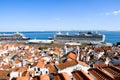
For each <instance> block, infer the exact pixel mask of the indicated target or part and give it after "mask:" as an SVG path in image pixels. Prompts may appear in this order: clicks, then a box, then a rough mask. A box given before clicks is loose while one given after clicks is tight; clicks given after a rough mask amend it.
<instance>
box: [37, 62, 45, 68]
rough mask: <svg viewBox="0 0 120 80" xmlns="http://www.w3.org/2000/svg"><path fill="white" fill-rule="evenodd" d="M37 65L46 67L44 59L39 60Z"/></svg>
mask: <svg viewBox="0 0 120 80" xmlns="http://www.w3.org/2000/svg"><path fill="white" fill-rule="evenodd" d="M37 66H38V67H40V68H44V67H45V64H44V62H43V61H39V62H38V63H37Z"/></svg>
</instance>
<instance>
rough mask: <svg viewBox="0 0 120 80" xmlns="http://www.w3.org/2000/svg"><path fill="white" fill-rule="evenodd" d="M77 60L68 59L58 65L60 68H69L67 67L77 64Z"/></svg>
mask: <svg viewBox="0 0 120 80" xmlns="http://www.w3.org/2000/svg"><path fill="white" fill-rule="evenodd" d="M77 64H78V63H77V61H76V60H72V61H66V62H64V63H60V64H58V65H57V68H58V69H60V70H61V69H64V68H67V67H70V66H74V65H77Z"/></svg>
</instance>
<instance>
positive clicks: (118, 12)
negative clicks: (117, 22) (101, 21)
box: [106, 10, 120, 15]
mask: <svg viewBox="0 0 120 80" xmlns="http://www.w3.org/2000/svg"><path fill="white" fill-rule="evenodd" d="M106 15H120V10H116V11H113V12H108V13H106Z"/></svg>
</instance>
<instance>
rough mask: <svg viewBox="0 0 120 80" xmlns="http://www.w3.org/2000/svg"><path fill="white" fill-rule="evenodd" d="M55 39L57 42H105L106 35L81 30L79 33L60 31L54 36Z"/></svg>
mask: <svg viewBox="0 0 120 80" xmlns="http://www.w3.org/2000/svg"><path fill="white" fill-rule="evenodd" d="M53 39H54V42H56V43H68V42H76V43H94V42H104V40H105V35H102V34H99V33H96V32H79V34H68V33H67V34H62V33H60V32H59V33H57V34H56V35H55V36H54V38H53Z"/></svg>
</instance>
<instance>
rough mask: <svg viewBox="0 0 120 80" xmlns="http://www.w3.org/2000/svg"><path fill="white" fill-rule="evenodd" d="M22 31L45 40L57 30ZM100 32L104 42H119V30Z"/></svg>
mask: <svg viewBox="0 0 120 80" xmlns="http://www.w3.org/2000/svg"><path fill="white" fill-rule="evenodd" d="M67 32H68V33H69V34H78V33H79V31H61V33H63V34H66V33H67ZM13 33H15V32H0V34H13ZM20 33H23V34H24V35H25V36H26V37H29V38H30V39H42V40H47V39H48V37H54V35H55V34H56V33H57V31H39V32H38V31H37V32H32V31H31V32H20ZM98 33H100V34H104V35H105V36H106V38H105V42H110V43H113V44H116V43H117V42H120V31H98Z"/></svg>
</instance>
